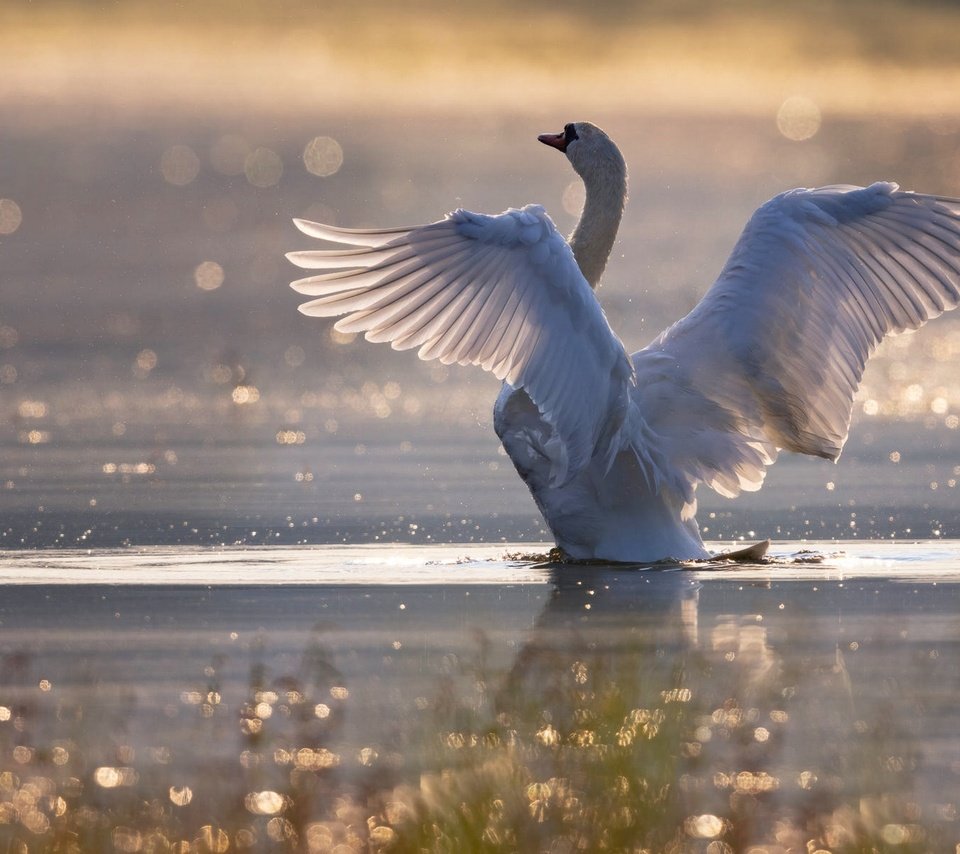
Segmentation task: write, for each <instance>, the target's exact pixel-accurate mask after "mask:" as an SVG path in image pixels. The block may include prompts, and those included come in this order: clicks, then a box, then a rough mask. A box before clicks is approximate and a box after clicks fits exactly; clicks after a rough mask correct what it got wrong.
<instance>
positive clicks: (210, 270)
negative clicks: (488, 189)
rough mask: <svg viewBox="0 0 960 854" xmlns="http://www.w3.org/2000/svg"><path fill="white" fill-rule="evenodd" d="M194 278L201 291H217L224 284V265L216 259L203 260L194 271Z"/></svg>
mask: <svg viewBox="0 0 960 854" xmlns="http://www.w3.org/2000/svg"><path fill="white" fill-rule="evenodd" d="M193 280H194V282H196V285H197V287H198V288H200V290H201V291H215V290H216V289H217V288H219V287H220V285H222V284H223V267H221V266H220V265H219V264H218V263H217V262H216V261H203V262H201V263H200V264H198V265H197V268H196V269H195V270H194V271H193Z"/></svg>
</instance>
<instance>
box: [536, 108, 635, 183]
mask: <svg viewBox="0 0 960 854" xmlns="http://www.w3.org/2000/svg"><path fill="white" fill-rule="evenodd" d="M537 139H539V140H540V142H542V143H543V144H544V145H549V146H550V147H551V148H556V149H557V150H558V151H562V152H563V153H564V154H566V155H567V160H569V161H570V165H571V166H573V168H574V171H575V172H576V173H577V174H578V175H579V176H580V177H581V178H583V180H584V182H587V181H589V180H591V179H604V178H605V179H607V180H610V179H611V178H614V179H615V178H620V179H622V180H624V181H625V180H626V175H627V165H626V163H625V162H624V159H623V155H622V154H621V153H620V149H619V148H617V146H616V143H614V141H613V140H612V139H610V137H609V136H607V135H606V134H605V133H604V132H603V131H602V130H601V129H600V128H598V127H597V126H596V125H595V124H592V123H590V122H570V123H569V124H567V125H566V126H565V127H564V128H563V130H562V131H561V132H560V133H544V134H540V136H538V137H537Z"/></svg>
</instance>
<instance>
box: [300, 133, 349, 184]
mask: <svg viewBox="0 0 960 854" xmlns="http://www.w3.org/2000/svg"><path fill="white" fill-rule="evenodd" d="M303 165H304V166H306V167H307V171H308V172H311V173H313V174H314V175H319V176H320V177H321V178H324V177H326V176H328V175H334V174H336V173H337V172H339V171H340V167H341V166H342V165H343V148H341V146H340V143H339V142H337V141H336V140H335V139H333V138H332V137H329V136H315V137H314V138H313V139H311V140H310V142H308V143H307V145H306V148H304V149H303Z"/></svg>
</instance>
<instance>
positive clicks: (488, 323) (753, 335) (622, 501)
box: [287, 122, 960, 563]
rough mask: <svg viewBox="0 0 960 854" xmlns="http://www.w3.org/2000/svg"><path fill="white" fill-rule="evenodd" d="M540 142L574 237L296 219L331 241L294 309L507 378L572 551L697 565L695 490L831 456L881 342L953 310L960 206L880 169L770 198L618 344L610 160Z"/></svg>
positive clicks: (531, 467) (507, 392) (308, 256)
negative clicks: (637, 335) (696, 277)
mask: <svg viewBox="0 0 960 854" xmlns="http://www.w3.org/2000/svg"><path fill="white" fill-rule="evenodd" d="M538 139H539V140H540V142H542V143H544V144H545V145H547V146H550V147H552V148H554V149H556V150H557V151H560V152H562V153H563V154H564V155H565V156H566V158H567V160H568V161H569V162H570V165H571V166H572V167H573V169H574V171H575V172H576V173H577V174H578V175H579V176H580V178H581V179H582V180H583V183H584V185H585V188H586V200H585V204H584V207H583V213H582V215H581V217H580V220H579V222H578V223H577V225H576V227H575V229H574V231H573V233H572V234H571V236H570V238H569V241H567V240H565V239H564V238H563V236H562V235H561V234H560V233H559V232H558V231H557V228H556V226H555V225H554V224H553V222H552V221H551V219H550V217H549V216H548V215H547V213H546V212H545V210H544V209H543V208H542V207H541V206H539V205H527V206H526V207H523V208H520V209H512V208H511V209H509V210H507V211H505V212H504V213H501V214H498V215H496V216H491V215H486V214H480V213H471V212H470V211H466V210H462V209H460V210H455V211H453V212H452V213H450V214H448V215H447V216H446V217H445V218H444V219H442V220H440V221H438V222H434V223H430V224H428V225H422V226H416V227H406V228H383V229H362V230H361V229H349V228H339V227H334V226H329V225H323V224H320V223H315V222H308V221H305V220H302V219H296V220H294V223H295V224H296V226H297V228H299V229H300V231H301V232H303V233H304V234H306V235H308V236H310V237H314V238H319V239H321V240H324V241H330V242H335V243H338V244H340V246H339V247H338V248H334V249H321V250H307V251H298V252H291V253H289V254H288V256H287V257H288V258H289V259H290V261H292V262H293V263H294V264H296V265H298V266H300V267H303V268H308V269H313V270H321V271H323V272H320V273H318V274H316V275H311V276H309V277H307V278H302V279H299V280H297V281H295V282H293V283H292V287H293V288H294V289H295V290H296V291H298V292H299V293H301V294H305V295H308V296H310V297H313V299H311V300H310V301H309V302H305V303H303V304H302V305H301V306H300V311H301V312H303V313H304V314H306V315H311V316H317V317H333V316H342V317H341V319H340V320H339V321H337V323H336V329H338V330H341V331H343V332H355V333H358V332H363V333H365V335H366V338H367V340H369V341H381V342H390V344H391V345H392V346H393V348H394V349H397V350H405V349H409V348H414V347H416V348H419V355H420V358H421V359H439V360H440V361H441V362H443V363H444V364H452V363H454V362H456V363H458V364H461V365H467V364H471V365H479V366H480V367H481V368H483V369H484V370H486V371H490V372H492V373H493V374H494V375H495V376H496V377H497V378H498V379H501V380H503V381H504V382H503V386H502V390H501V392H500V394H499V396H498V397H497V400H496V404H495V406H494V429H495V430H496V432H497V435H498V436H499V437H500V440H501V441H502V443H503V447H504V448H505V449H506V452H507V454H508V455H509V457H510V459H511V460H512V462H513V464H514V467H515V468H516V470H517V472H518V474H519V475H520V477H521V478H522V479H523V480H524V482H525V483H526V484H527V486H528V487H529V489H530V492H531V494H532V495H533V498H534V500H535V501H536V504H537V506H538V507H539V509H540V511H541V512H542V514H543V517H544V519H545V520H546V522H547V525H548V526H549V528H550V531H551V532H552V534H553V536H554V538H555V540H556V543H557V545H558V546H559V547H560V548H561V549H562V550H563V551H564V552H565V553H566V555H568V556H569V557H571V558H574V559H600V560H608V561H626V562H643V563H646V562H653V561H660V560H681V561H682V560H699V559H706V558H709V557H710V556H711V555H710V553H709V552H708V551H707V549H706V547H705V546H704V544H703V541H702V540H701V537H700V531H699V528H698V526H697V522H696V515H695V514H696V509H697V500H696V491H697V487H698V486H699V485H700V484H705V485H706V486H708V487H710V488H712V489H714V490H715V491H717V492H718V493H720V494H721V495H724V496H728V497H734V496H736V495H738V494H739V493H740V492H741V491H743V490H756V489H759V488H760V486H761V484H762V482H763V478H764V473H765V471H766V469H767V467H768V466H770V465H771V464H772V463H773V462H774V461H775V460H776V457H777V454H778V452H779V451H781V450H788V451H793V452H797V453H801V454H811V455H813V456H817V457H823V458H825V459H828V460H833V461H836V459H837V458H838V457H839V455H840V451H841V449H842V448H843V444H844V442H845V440H846V437H847V432H848V429H849V425H850V416H851V411H852V406H853V397H854V393H855V392H856V390H857V387H858V385H859V383H860V379H861V377H862V375H863V370H864V366H865V364H866V361H867V359H868V358H869V356H870V355H871V354H872V353H873V351H874V350H875V348H876V347H877V345H878V344H879V342H880V341H881V339H883V338H884V337H885V336H887V335H892V334H896V333H898V332H903V331H904V330H913V329H917V328H919V327H920V326H922V325H923V324H924V323H925V322H926V321H927V320H929V319H931V318H933V317H936V316H937V315H939V314H941V313H942V312H943V311H945V310H947V309H950V308H953V307H954V306H956V305H957V302H958V300H960V200H957V199H949V198H945V197H940V196H934V195H922V194H919V193H912V192H905V191H901V190H900V189H899V188H898V187H897V185H896V184H893V183H889V182H879V183H875V184H872V185H870V186H869V187H855V186H849V185H837V186H829V187H821V188H818V189H795V190H789V191H787V192H784V193H781V194H779V195H777V196H775V197H774V198H773V199H771V200H770V201H768V202H766V203H765V204H764V205H762V206H761V207H760V208H759V209H758V210H757V211H756V212H755V213H754V214H753V216H752V217H751V219H750V220H749V222H748V223H747V225H746V227H745V229H744V231H743V233H742V235H741V236H740V239H739V240H738V242H737V244H736V245H735V247H734V249H733V252H732V254H731V256H730V258H729V260H728V261H727V263H726V266H725V267H724V268H723V270H722V271H721V273H720V276H719V278H718V279H717V280H716V282H714V284H713V286H712V287H711V288H710V289H709V290H708V291H707V292H706V294H705V295H704V297H703V298H702V299H701V301H700V302H699V304H698V305H697V306H696V307H695V308H694V309H693V310H692V311H691V312H690V313H689V314H688V315H687V316H686V317H684V318H682V319H681V320H679V321H677V322H676V323H675V324H673V325H672V326H670V327H669V328H668V329H666V330H665V331H664V332H662V333H661V334H660V335H659V336H658V337H657V338H656V339H655V340H654V341H653V342H652V343H650V344H648V345H647V346H646V347H644V348H643V349H641V350H638V351H637V352H636V353H634V354H633V355H629V354H628V353H627V351H626V349H625V348H624V345H623V344H622V343H621V342H620V339H619V338H618V337H617V336H616V334H615V333H614V332H613V330H612V329H611V328H610V324H609V323H608V322H607V318H606V316H605V315H604V312H603V310H602V309H601V307H600V303H599V302H598V301H597V299H596V296H595V294H594V290H595V289H596V287H597V286H598V284H599V282H600V277H601V275H602V274H603V271H604V268H605V266H606V263H607V259H608V257H609V255H610V250H611V248H612V246H613V242H614V240H615V238H616V235H617V230H618V227H619V225H620V219H621V216H622V214H623V210H624V205H625V202H626V198H627V168H626V164H625V162H624V159H623V156H622V155H621V153H620V150H619V149H618V148H617V146H616V145H615V144H614V142H613V141H612V140H611V139H610V137H609V136H607V134H606V133H604V131H602V130H601V129H600V128H599V127H597V126H596V125H593V124H591V123H590V122H573V123H570V124H568V125H566V126H565V127H564V129H563V131H562V132H560V133H555V134H543V135H541V136H539V137H538Z"/></svg>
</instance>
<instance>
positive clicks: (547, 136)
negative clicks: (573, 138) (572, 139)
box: [537, 133, 567, 151]
mask: <svg viewBox="0 0 960 854" xmlns="http://www.w3.org/2000/svg"><path fill="white" fill-rule="evenodd" d="M537 139H539V140H540V142H542V143H543V144H544V145H549V146H551V147H552V148H556V149H557V150H558V151H566V150H567V135H566V133H542V134H540V136H538V137H537Z"/></svg>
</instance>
